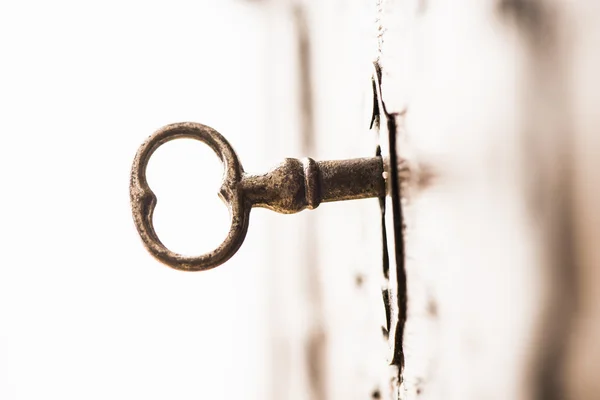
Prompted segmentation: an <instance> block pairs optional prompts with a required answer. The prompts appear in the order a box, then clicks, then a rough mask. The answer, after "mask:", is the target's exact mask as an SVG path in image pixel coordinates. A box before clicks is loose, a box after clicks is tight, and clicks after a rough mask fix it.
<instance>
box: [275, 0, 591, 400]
mask: <svg viewBox="0 0 600 400" xmlns="http://www.w3.org/2000/svg"><path fill="white" fill-rule="evenodd" d="M268 4H269V9H270V12H271V14H270V16H269V18H268V20H269V21H271V22H270V23H271V29H272V30H271V33H270V35H269V41H270V42H269V43H270V45H269V49H270V50H269V53H270V54H271V55H272V57H273V60H274V61H273V63H272V64H271V65H272V66H273V68H272V70H271V71H270V75H269V80H270V88H269V90H270V92H269V93H271V96H272V99H273V100H272V110H273V114H272V115H273V118H272V120H271V123H272V130H273V132H286V134H285V136H279V138H280V139H279V140H276V141H274V142H273V143H274V148H278V149H282V148H285V149H286V150H287V151H288V153H286V155H287V154H289V155H292V156H303V155H311V156H313V157H315V158H319V157H321V158H348V157H360V156H369V155H371V154H372V151H373V149H374V146H375V144H376V142H377V135H376V132H375V131H369V129H368V126H369V122H370V117H371V114H370V112H371V105H372V101H373V94H372V91H371V77H372V73H373V68H372V64H373V62H375V63H376V64H377V65H379V66H380V67H381V70H382V77H381V80H382V88H381V92H382V99H383V102H384V103H385V107H386V109H387V111H388V112H389V113H392V114H394V115H395V117H394V122H395V125H396V127H397V129H398V136H397V149H396V150H397V153H398V155H399V156H400V157H401V162H400V164H401V165H400V167H401V169H402V170H403V171H404V173H405V175H404V176H405V177H406V179H405V180H404V181H403V182H402V185H401V189H402V194H403V203H402V206H403V213H404V222H405V224H406V228H405V232H404V243H405V254H404V259H403V260H404V263H405V268H406V274H407V293H406V296H407V304H406V305H407V307H408V315H407V323H406V326H405V328H404V341H403V353H404V355H405V366H404V370H403V371H402V374H401V377H400V380H398V379H396V378H397V377H398V375H397V371H395V370H394V369H393V368H391V367H390V366H389V365H388V362H389V360H390V353H389V348H388V345H387V344H386V343H385V340H384V338H383V336H382V334H381V331H380V329H381V327H382V326H384V325H385V315H384V307H383V300H382V297H381V293H382V290H384V289H385V288H386V287H387V283H386V282H385V280H384V279H383V277H382V271H381V257H382V254H381V245H382V237H381V232H380V230H379V226H378V221H379V218H380V217H379V210H378V206H377V204H375V203H374V202H350V203H347V204H335V205H323V206H321V207H320V208H319V209H317V210H316V211H314V212H312V213H310V214H306V215H302V216H298V217H294V218H295V221H292V220H289V225H285V224H287V223H288V221H285V222H283V224H284V225H283V226H282V225H281V223H282V222H281V221H280V220H278V221H277V224H278V225H279V226H280V228H281V229H283V230H282V231H280V232H285V233H286V234H290V235H291V237H295V238H296V239H297V242H295V243H301V245H293V246H292V245H289V246H288V245H283V246H281V247H280V248H279V249H278V250H277V251H275V252H274V253H273V257H274V259H275V260H276V261H275V262H274V263H273V265H276V266H277V268H276V269H277V270H273V274H272V275H273V276H274V280H273V282H274V286H275V290H274V293H275V295H274V297H273V301H272V302H273V303H275V304H274V306H273V307H274V308H273V310H274V312H273V313H272V315H273V317H272V318H273V329H274V330H273V331H274V332H275V333H274V342H273V343H274V347H273V348H274V349H275V350H274V352H273V355H274V356H273V358H272V361H273V363H272V367H273V374H272V379H273V380H274V386H273V388H274V391H273V396H272V398H277V399H280V398H286V399H317V400H319V399H342V398H343V399H368V398H373V399H376V398H383V399H394V400H395V399H400V398H401V399H417V398H418V399H442V398H443V399H460V400H465V399H466V400H468V399H474V400H475V399H477V400H479V399H544V400H546V399H550V400H553V399H563V398H564V399H595V398H598V397H599V396H600V394H599V393H600V387H599V383H598V382H600V381H599V380H598V379H597V371H598V370H600V365H599V364H598V360H600V353H599V352H600V346H598V345H597V343H596V341H597V338H598V337H600V307H599V306H598V304H600V297H599V295H598V291H597V290H596V288H597V287H598V285H599V284H600V275H599V273H598V271H599V270H600V269H599V267H600V265H599V264H600V262H599V261H598V260H599V259H600V258H599V257H600V253H599V252H598V248H599V247H598V246H597V245H596V238H597V237H598V236H599V235H600V213H599V212H598V211H597V207H595V205H596V204H598V203H599V202H600V190H598V182H600V179H599V178H600V177H599V176H598V175H599V174H600V172H598V171H600V165H599V161H597V160H598V155H599V154H600V141H599V139H598V138H599V135H598V129H599V128H598V127H599V126H600V125H599V123H600V120H599V115H600V114H599V113H598V112H597V111H596V107H597V100H598V97H599V96H598V94H597V93H598V86H599V85H598V78H597V77H596V76H597V71H599V70H600V56H598V55H597V54H596V53H597V49H598V46H599V44H600V29H598V28H597V23H596V21H598V17H600V5H597V4H595V3H594V2H593V1H588V2H566V1H560V0H548V1H519V0H504V1H475V0H459V1H456V2H435V1H425V0H411V1H400V0H379V1H378V0H372V1H371V0H364V1H353V2H339V1H333V0H330V1H320V2H311V1H296V2H291V1H283V0H282V1H273V2H269V3H268ZM290 137H295V138H299V139H298V140H297V141H294V142H293V143H291V142H290V141H289V138H290ZM284 138H285V139H284ZM277 146H279V147H277ZM290 149H291V150H292V151H291V152H290V151H289V150H290ZM388 211H389V210H388ZM375 221H377V223H375ZM299 226H300V227H301V228H298V227H299ZM281 265H285V268H286V270H285V271H282V270H281V269H279V267H280V266H281ZM396 317H397V316H396Z"/></svg>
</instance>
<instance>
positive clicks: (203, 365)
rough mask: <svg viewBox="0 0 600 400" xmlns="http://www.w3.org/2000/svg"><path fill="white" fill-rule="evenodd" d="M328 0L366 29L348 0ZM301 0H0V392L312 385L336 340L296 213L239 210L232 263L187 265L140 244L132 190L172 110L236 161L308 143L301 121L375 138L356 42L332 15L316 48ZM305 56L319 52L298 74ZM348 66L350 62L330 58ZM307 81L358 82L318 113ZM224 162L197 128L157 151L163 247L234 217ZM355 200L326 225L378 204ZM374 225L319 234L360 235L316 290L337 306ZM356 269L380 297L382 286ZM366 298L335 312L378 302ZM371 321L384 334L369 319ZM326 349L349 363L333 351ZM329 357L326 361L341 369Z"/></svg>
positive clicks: (196, 241)
mask: <svg viewBox="0 0 600 400" xmlns="http://www.w3.org/2000/svg"><path fill="white" fill-rule="evenodd" d="M341 9H342V11H343V13H344V14H343V15H344V16H345V17H350V18H351V19H354V20H356V21H360V24H361V25H359V26H365V27H366V28H367V29H368V28H370V27H371V26H370V22H369V21H368V20H367V21H363V20H362V18H361V16H360V12H359V10H360V9H361V7H357V6H352V7H342V8H341ZM302 12H303V11H302V7H301V3H298V2H287V1H285V2H252V1H233V0H230V1H225V0H219V1H202V0H200V1H199V0H194V1H171V2H157V1H150V2H148V1H144V2H141V1H105V2H102V3H94V4H92V3H86V2H76V1H55V2H43V1H23V2H10V1H5V2H0V59H1V60H2V61H1V64H0V72H1V73H0V109H1V111H0V129H1V131H2V133H1V134H2V138H3V142H4V145H2V146H0V170H1V171H2V172H0V182H1V187H2V189H1V192H2V198H1V200H0V204H1V207H0V219H1V221H2V222H1V223H0V241H1V243H2V249H3V251H2V256H0V399H3V400H13V399H19V400H21V399H23V400H24V399H41V398H47V399H59V398H60V399H82V398H85V399H106V398H114V399H135V398H138V399H142V398H143V399H167V398H168V399H198V398H205V399H233V398H239V399H265V398H273V399H275V398H277V399H282V398H290V399H293V398H322V396H325V391H326V388H325V386H324V385H325V383H324V378H322V376H323V374H325V373H326V371H325V369H326V368H329V367H327V366H323V365H326V364H324V362H325V359H326V358H328V357H327V354H328V353H327V352H329V351H335V352H338V353H340V354H345V353H346V352H347V344H348V343H346V342H345V341H344V339H343V338H344V337H348V335H347V334H345V333H344V329H340V330H339V332H337V333H334V335H335V336H339V337H340V340H336V341H334V342H335V343H337V344H336V346H338V349H337V350H336V349H335V348H334V349H333V350H332V349H329V350H327V347H326V346H325V344H324V343H325V342H324V340H325V337H324V330H325V328H324V326H323V319H324V318H325V317H324V313H325V312H331V313H335V308H336V306H335V305H334V306H332V309H331V310H329V311H327V310H322V299H321V297H322V296H323V294H322V287H323V286H322V285H325V283H322V282H321V278H322V277H320V276H317V275H318V274H317V272H316V263H317V259H316V258H315V257H316V254H317V252H318V249H317V245H318V244H317V243H315V242H314V241H310V240H311V239H310V238H311V237H314V236H315V235H314V234H313V232H314V231H316V230H318V227H317V226H316V225H314V224H313V225H311V222H310V221H309V220H310V218H311V217H310V216H309V217H307V216H304V215H294V216H279V215H270V214H272V213H271V212H270V211H265V210H254V211H253V212H252V217H251V226H250V229H249V233H248V236H247V238H246V241H245V243H244V245H243V247H242V248H241V249H240V251H239V252H238V253H237V254H236V256H235V257H234V258H233V259H232V260H231V261H230V262H228V263H227V264H226V265H225V266H223V267H222V268H217V269H215V270H212V271H209V272H206V273H182V272H179V271H175V270H172V269H170V268H167V267H165V266H164V265H161V264H159V263H158V262H156V261H155V260H154V259H153V258H152V257H151V256H150V255H149V254H148V253H147V252H146V251H145V249H144V248H143V246H142V243H141V241H140V239H139V237H138V235H137V232H136V230H135V227H134V225H133V222H132V218H131V211H130V206H129V193H128V183H129V182H128V180H129V171H130V168H131V163H132V161H133V156H134V155H135V152H136V150H137V148H138V146H139V145H141V143H142V142H143V141H144V140H145V139H146V137H147V136H149V135H150V134H151V133H152V132H154V131H155V130H156V129H158V128H160V127H161V126H163V125H166V124H169V123H173V122H179V121H197V122H201V123H203V124H206V125H209V126H212V127H214V128H215V129H217V130H218V131H219V132H221V133H222V134H223V135H224V136H225V137H226V138H227V139H228V140H229V141H230V143H231V144H232V145H233V146H234V148H235V149H236V151H237V153H238V155H239V157H240V160H241V162H242V163H243V165H244V167H245V169H246V170H247V171H249V172H256V173H262V172H266V171H267V170H268V169H269V168H270V167H272V166H273V165H275V164H276V163H278V162H279V161H281V160H282V159H283V158H284V157H302V156H308V155H310V156H313V157H315V158H318V157H319V156H320V154H319V151H318V146H317V143H316V142H317V140H316V139H315V125H316V123H315V118H319V119H320V120H321V121H322V122H320V126H323V127H324V128H320V129H327V128H335V129H336V130H337V131H338V135H340V136H345V137H346V138H347V139H348V142H347V143H346V142H340V143H339V145H337V146H335V147H332V146H330V150H329V151H328V152H327V153H326V154H324V156H325V157H327V158H330V159H333V158H350V157H354V156H370V155H371V154H374V151H375V146H374V139H373V137H372V135H368V134H367V133H368V123H369V118H370V114H368V112H370V109H369V107H370V106H371V104H370V103H369V102H370V101H372V100H371V99H370V98H369V96H368V95H370V92H369V91H370V89H371V87H370V81H369V79H370V73H371V69H370V68H372V67H371V65H370V61H369V60H368V59H365V60H361V62H360V63H359V64H357V63H354V62H348V61H349V60H348V54H351V53H350V52H349V51H348V50H349V49H353V48H354V46H364V44H361V41H357V40H354V41H353V43H346V44H344V45H342V46H341V47H339V48H338V50H335V48H334V47H333V46H332V44H334V43H335V42H336V37H338V36H340V35H342V36H345V35H346V34H345V33H344V30H343V29H342V30H341V31H338V27H336V24H335V23H332V24H331V26H330V28H329V29H330V32H329V33H327V32H322V33H321V34H320V35H321V38H322V40H323V42H322V43H321V44H318V45H317V48H316V51H317V52H320V53H321V55H320V56H319V57H317V58H316V59H315V58H314V57H313V58H312V59H311V58H310V57H309V56H310V54H308V53H307V52H308V51H309V48H308V47H307V46H308V42H307V41H308V39H307V35H308V31H307V25H306V21H305V17H306V16H305V15H304V14H303V13H302ZM319 18H323V16H321V17H319ZM345 20H346V18H340V21H345ZM350 27H351V28H353V27H352V26H350ZM342 28H343V27H342ZM346 31H349V29H348V28H347V29H346ZM365 32H370V31H368V30H366V31H365ZM365 38H366V40H365V39H364V38H361V39H360V40H362V42H365V43H366V42H367V41H368V40H371V36H369V35H368V34H367V35H365ZM310 51H315V49H314V48H313V49H312V50H310ZM336 59H337V61H336V62H335V63H333V64H332V63H331V61H332V60H336ZM310 63H319V64H321V65H327V69H325V70H324V74H321V75H316V76H314V75H311V74H310V73H308V72H307V71H309V69H310V68H312V65H311V64H310ZM344 64H346V67H345V68H346V70H347V71H346V72H345V74H346V77H342V76H343V75H339V70H340V68H341V67H342V66H343V65H344ZM357 66H358V67H357ZM348 75H349V76H350V78H348ZM330 77H333V79H332V81H331V82H332V83H327V81H329V80H330ZM356 77H358V79H355V78H356ZM307 79H318V80H322V81H325V85H328V87H329V88H332V87H333V88H334V89H335V88H339V87H341V86H342V85H344V83H345V82H347V81H351V82H353V83H352V86H351V88H350V93H352V94H353V95H352V96H348V93H349V92H348V91H347V90H346V91H345V92H337V93H336V90H328V91H327V92H328V93H330V95H329V97H325V98H324V99H321V100H320V101H321V102H322V103H324V104H327V106H326V107H325V108H323V110H324V111H325V113H326V114H325V115H317V116H315V115H314V113H313V106H312V104H311V100H312V98H311V94H310V87H309V83H310V82H309V81H307ZM365 99H366V100H365ZM348 102H351V103H350V107H352V109H358V110H359V113H353V114H354V115H349V117H348V119H347V120H346V121H344V122H343V123H342V125H341V128H342V130H339V128H340V125H339V124H337V123H336V124H337V125H333V126H332V125H331V121H335V119H337V117H338V116H339V113H341V112H342V110H343V109H344V107H346V106H347V105H348ZM331 109H333V110H334V111H333V114H335V115H332V112H331V111H329V110H331ZM363 109H366V110H367V112H366V115H365V113H363V112H362V111H363ZM357 121H358V123H357ZM327 125H329V126H327ZM346 128H347V129H346ZM344 129H345V130H344ZM338 137H339V136H338ZM324 138H325V136H324ZM326 138H327V139H326V140H332V138H335V137H334V136H327V137H326ZM355 138H356V139H355ZM334 140H337V139H334ZM364 143H368V146H369V147H368V149H369V150H368V153H367V154H365V152H364V151H363V149H362V148H361V146H362V145H363V144H364ZM221 171H222V168H221V166H220V162H219V161H218V159H217V157H216V156H215V155H214V154H213V153H212V152H211V151H210V150H209V149H208V147H206V146H204V145H202V144H201V143H199V142H195V141H192V140H181V141H176V142H171V143H168V144H167V145H165V146H163V147H162V148H160V149H159V150H158V151H157V152H156V153H155V155H154V156H153V158H152V160H151V162H150V165H149V167H148V180H149V184H150V186H151V187H152V189H153V190H154V192H155V193H156V194H157V197H158V199H159V200H158V206H157V208H156V212H155V217H154V221H155V226H156V229H157V232H158V234H159V236H160V237H161V240H162V241H163V242H164V243H165V244H166V245H167V246H168V247H170V248H171V249H173V250H175V251H178V252H181V253H184V254H200V253H204V252H206V251H209V250H211V249H213V248H215V247H216V246H217V245H218V244H219V243H220V242H221V241H222V240H223V238H224V237H225V234H226V233H227V231H228V224H229V219H228V218H229V217H228V214H227V209H226V207H225V206H224V205H223V204H222V203H221V201H220V199H219V198H218V197H217V190H218V187H219V185H220V179H221ZM367 203H368V205H367V206H366V207H365V206H361V205H350V206H346V207H341V208H338V211H333V213H330V214H329V216H328V217H326V218H325V219H324V220H323V221H322V222H321V224H322V225H324V226H325V231H327V230H328V229H329V231H330V232H333V233H332V234H331V235H330V236H329V238H333V237H334V236H333V234H334V233H335V231H336V230H339V229H340V228H341V229H345V228H344V227H346V226H352V224H353V223H355V222H356V221H362V220H364V215H365V214H364V213H365V212H366V213H367V215H372V216H374V217H375V219H373V221H374V222H375V221H378V218H379V217H377V215H378V213H379V207H378V204H377V201H376V200H372V201H368V202H367ZM328 207H329V206H328V205H325V206H322V208H325V209H327V208H328ZM357 210H358V213H357ZM365 210H366V211H365ZM316 212H317V213H319V212H320V211H316ZM347 213H349V214H353V215H354V216H350V217H348V218H346V217H344V215H345V214H347ZM336 218H337V220H336ZM332 219H333V222H336V223H337V224H338V225H337V229H334V226H333V223H332ZM346 224H347V225H346ZM327 226H330V228H327ZM378 230H379V226H378V223H374V224H373V225H372V226H371V227H370V228H368V229H366V230H360V229H357V230H356V232H358V236H357V237H356V238H355V239H354V242H350V243H348V242H344V241H343V240H341V239H340V238H339V237H338V238H337V240H336V239H333V241H332V242H331V241H329V240H325V241H324V242H323V246H326V247H327V248H329V249H330V251H332V252H333V253H332V254H335V252H339V251H341V250H342V249H344V248H345V247H346V246H348V244H350V245H353V244H356V243H358V242H359V241H361V240H364V238H365V237H367V238H368V240H369V241H370V242H371V243H372V247H364V249H365V251H363V250H359V251H357V252H356V253H354V254H353V256H352V257H353V260H354V261H353V262H350V264H349V265H345V266H344V265H340V267H339V268H340V269H347V270H348V271H349V272H348V277H349V278H348V281H347V282H346V284H345V285H342V286H341V287H338V289H336V290H334V292H333V293H332V294H330V295H329V296H330V297H331V298H333V299H335V301H334V304H338V307H339V305H342V306H343V305H344V304H348V303H347V300H348V298H352V297H351V294H350V292H348V289H344V288H345V286H347V287H350V288H352V287H354V285H355V282H354V280H352V279H353V278H350V276H351V275H350V273H354V272H355V270H360V269H361V268H366V266H367V263H366V262H364V263H362V261H364V260H365V259H369V258H371V257H374V259H375V260H377V262H378V260H379V259H380V254H379V252H380V247H381V245H380V243H379V241H378V240H379V239H378ZM370 233H373V234H374V236H373V238H369V234H370ZM338 236H339V235H338ZM307 238H308V239H307ZM361 238H362V239H361ZM314 240H316V239H314ZM356 247H357V248H358V247H359V246H356ZM326 273H327V274H328V275H329V277H331V276H335V273H336V272H335V270H329V271H327V272H326ZM323 279H328V277H324V278H323ZM371 284H372V287H373V289H374V291H373V293H372V295H373V299H374V301H375V302H376V304H377V310H379V309H380V307H379V305H380V302H381V300H380V294H379V288H378V284H377V283H376V282H372V283H371ZM340 291H342V293H338V292H340ZM344 291H346V293H344ZM356 301H359V300H356ZM377 302H379V303H377ZM369 307H370V305H369V306H363V307H362V309H360V308H359V309H357V310H356V314H355V315H354V317H353V319H351V320H350V321H352V323H353V324H356V325H360V324H362V323H363V322H364V318H367V319H376V318H379V317H380V315H378V316H370V314H369V313H368V308H369ZM314 310H319V311H318V312H313V311H314ZM379 312H380V313H381V314H383V308H381V310H380V311H379ZM367 332H369V334H370V335H372V337H373V338H374V343H376V345H377V346H381V345H382V343H383V341H382V340H381V338H380V332H379V327H378V325H377V324H374V325H373V327H372V329H371V330H368V331H367ZM361 334H362V333H361ZM352 337H353V335H352V334H350V338H352ZM350 341H351V340H350ZM309 347H310V348H311V349H312V350H310V351H307V348H309ZM382 351H384V348H383V347H382ZM307 354H308V355H307ZM311 354H312V355H311ZM345 358H347V357H345ZM372 358H373V360H374V362H377V356H376V355H374V356H373V357H372ZM384 358H385V357H384ZM358 362H359V360H357V361H356V363H358ZM360 362H361V363H362V361H360ZM340 364H343V365H349V367H350V368H354V367H353V365H354V364H352V363H351V364H348V362H347V360H346V361H344V358H341V359H340ZM332 367H333V366H332ZM365 369H367V368H365ZM333 370H335V369H333ZM367 370H368V369H367ZM337 371H338V372H337V374H339V375H336V374H333V376H332V377H331V378H335V377H336V376H337V378H335V379H338V380H345V379H347V378H348V377H352V374H351V375H348V374H346V373H345V372H344V370H343V369H342V370H339V369H338V370H337ZM358 373H362V374H364V373H365V372H360V371H359V372H358ZM311 382H312V383H311ZM341 390H349V391H354V390H355V389H350V388H348V389H341ZM372 390H373V389H372V388H371V387H370V386H368V387H367V385H366V386H365V388H364V389H363V391H365V392H369V393H370V392H371V391H372ZM340 394H343V393H340Z"/></svg>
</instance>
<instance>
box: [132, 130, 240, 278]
mask: <svg viewBox="0 0 600 400" xmlns="http://www.w3.org/2000/svg"><path fill="white" fill-rule="evenodd" d="M182 138H190V139H195V140H199V141H201V142H203V143H205V144H206V145H208V146H209V147H210V148H211V149H212V150H213V151H214V152H215V153H216V154H217V156H218V157H219V159H220V160H221V162H222V163H223V166H224V173H223V181H222V184H221V188H220V191H219V196H220V197H221V199H222V200H223V201H224V202H225V204H226V205H227V207H228V208H229V215H230V218H231V227H230V228H229V233H228V234H227V237H226V238H225V240H224V241H223V243H221V244H220V245H219V246H218V247H217V248H216V249H215V250H213V251H211V252H209V253H206V254H203V255H200V256H184V255H182V254H178V253H175V252H173V251H171V250H169V249H168V248H166V247H165V245H164V244H162V242H161V241H160V239H159V238H158V235H157V234H156V232H155V231H154V225H153V223H152V215H153V212H154V207H155V206H156V201H157V200H156V196H155V195H154V193H153V192H152V190H151V189H150V187H149V186H148V182H147V181H146V167H147V165H148V161H149V160H150V157H151V156H152V154H153V153H154V151H156V149H157V148H159V147H160V146H162V145H163V144H165V143H167V142H169V141H171V140H174V139H182ZM243 175H244V169H243V168H242V165H241V164H240V162H239V160H238V157H237V155H236V154H235V151H234V150H233V148H232V147H231V145H230V144H229V142H227V140H226V139H225V138H224V137H223V136H221V134H220V133H219V132H217V131H216V130H214V129H212V128H210V127H208V126H206V125H202V124H198V123H194V122H181V123H176V124H170V125H167V126H164V127H163V128H161V129H159V130H158V131H156V132H155V133H154V134H152V136H150V137H149V138H148V139H147V140H146V141H145V142H144V143H143V144H142V145H141V146H140V148H139V150H138V152H137V154H136V156H135V159H134V161H133V166H132V169H131V181H130V186H129V194H130V199H131V207H132V212H133V220H134V222H135V226H136V228H137V230H138V233H139V235H140V237H141V238H142V241H143V242H144V246H145V247H146V249H147V250H148V251H149V252H150V253H151V254H152V255H153V256H154V257H155V258H156V259H157V260H159V261H161V262H162V263H164V264H166V265H168V266H169V267H172V268H175V269H177V270H181V271H205V270H208V269H212V268H214V267H216V266H218V265H220V264H223V263H224V262H225V261H227V260H228V259H229V258H231V256H232V255H233V254H235V252H236V251H237V250H238V249H239V248H240V246H241V244H242V242H243V241H244V238H245V237H246V232H247V231H248V220H249V216H250V209H251V205H249V204H248V205H247V204H246V201H245V199H244V196H243V194H242V192H241V190H240V188H239V184H240V182H241V180H242V177H243Z"/></svg>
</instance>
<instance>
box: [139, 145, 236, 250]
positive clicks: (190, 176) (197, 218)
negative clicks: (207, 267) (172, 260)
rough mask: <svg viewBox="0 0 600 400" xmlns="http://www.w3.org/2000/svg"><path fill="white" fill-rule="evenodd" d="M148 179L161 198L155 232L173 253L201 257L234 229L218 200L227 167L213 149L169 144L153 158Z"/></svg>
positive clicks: (156, 215)
mask: <svg viewBox="0 0 600 400" xmlns="http://www.w3.org/2000/svg"><path fill="white" fill-rule="evenodd" d="M146 177H147V180H148V185H149V186H150V188H151V189H152V191H153V192H154V194H155V195H156V198H157V204H156V208H155V210H154V229H155V231H156V233H157V235H158V237H159V239H160V240H161V242H162V243H163V244H164V245H165V246H166V247H167V248H169V249H171V250H173V251H174V252H177V253H179V254H183V255H186V256H198V255H201V254H205V253H208V252H210V251H212V250H214V249H216V248H217V247H218V246H219V245H220V244H221V243H222V242H223V240H224V239H225V237H226V236H227V232H228V230H229V225H230V224H229V213H228V211H227V206H226V205H225V204H224V203H223V202H222V201H221V199H220V198H219V197H218V192H219V188H220V186H221V181H222V179H223V166H222V164H221V161H220V160H219V158H218V157H217V155H216V154H215V153H214V152H213V151H212V150H211V149H210V148H209V147H208V146H207V145H205V144H204V143H201V142H199V141H197V140H192V139H180V140H174V141H171V142H168V143H165V144H164V145H162V146H161V147H159V148H158V149H157V150H156V152H155V153H154V154H153V155H152V157H151V159H150V161H149V163H148V168H147V170H146Z"/></svg>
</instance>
